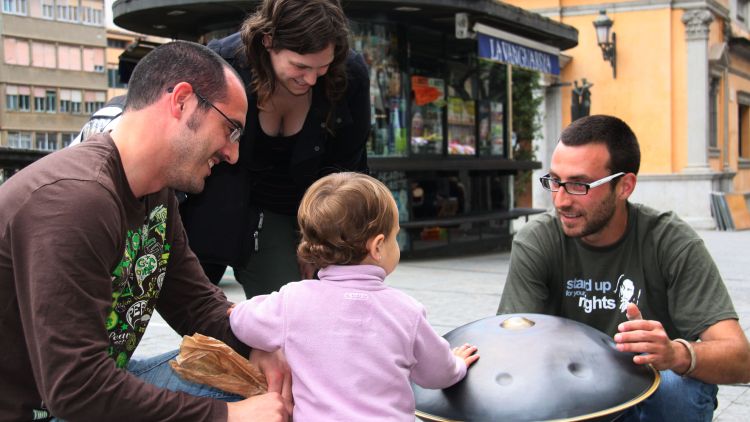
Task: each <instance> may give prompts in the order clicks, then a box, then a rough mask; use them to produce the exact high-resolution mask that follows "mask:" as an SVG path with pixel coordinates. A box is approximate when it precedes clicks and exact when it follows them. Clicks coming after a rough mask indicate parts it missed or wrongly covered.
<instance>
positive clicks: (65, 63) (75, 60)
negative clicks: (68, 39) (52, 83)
mask: <svg viewBox="0 0 750 422" xmlns="http://www.w3.org/2000/svg"><path fill="white" fill-rule="evenodd" d="M57 67H58V68H60V69H67V70H81V48H80V47H76V46H69V45H61V46H58V47H57Z"/></svg>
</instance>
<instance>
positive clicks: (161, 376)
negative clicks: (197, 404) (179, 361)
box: [51, 350, 244, 422]
mask: <svg viewBox="0 0 750 422" xmlns="http://www.w3.org/2000/svg"><path fill="white" fill-rule="evenodd" d="M178 354H179V350H173V351H171V352H167V353H164V354H161V355H158V356H154V357H151V358H147V359H140V360H136V359H131V360H130V362H128V368H127V369H128V372H130V373H131V374H133V375H135V376H136V377H138V378H140V379H141V380H143V381H144V382H147V383H149V384H152V385H155V386H157V387H161V388H164V389H166V390H171V391H180V392H183V393H187V394H190V395H191V396H196V397H208V398H212V399H215V400H221V401H225V402H232V401H240V400H243V399H244V397H242V396H238V395H236V394H232V393H227V392H225V391H221V390H218V389H216V388H213V387H209V386H207V385H203V384H196V383H194V382H190V381H185V380H184V379H182V378H180V376H179V375H177V373H176V372H175V371H174V370H173V369H172V367H171V366H170V365H169V361H170V360H173V359H174V358H175V356H177V355H178ZM51 422H64V421H63V420H62V419H58V418H54V417H53V418H52V421H51Z"/></svg>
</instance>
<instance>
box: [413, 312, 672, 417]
mask: <svg viewBox="0 0 750 422" xmlns="http://www.w3.org/2000/svg"><path fill="white" fill-rule="evenodd" d="M445 338H446V340H448V342H449V343H450V345H451V347H456V346H460V345H462V344H464V343H470V344H474V345H476V346H477V347H478V348H479V355H480V356H481V357H480V358H479V360H478V361H477V362H476V363H475V364H474V365H472V366H471V368H469V372H468V373H467V375H466V378H464V379H463V380H462V381H461V382H459V383H457V384H456V385H454V386H452V387H450V388H446V389H444V390H429V389H423V388H421V387H419V386H417V385H413V389H414V396H415V399H416V409H417V412H416V414H417V416H418V417H419V418H420V419H422V420H425V421H542V420H615V419H616V418H617V417H618V416H619V415H620V414H622V413H623V412H624V411H625V410H626V409H627V408H629V407H631V406H634V405H636V404H637V403H639V402H641V401H642V400H645V399H646V398H647V397H648V396H650V395H651V394H652V393H653V392H654V391H655V390H656V388H657V387H658V386H659V372H658V371H656V370H655V369H654V368H652V367H651V366H643V365H636V364H635V363H633V354H631V353H623V352H620V351H618V350H617V349H615V344H614V341H613V340H612V338H611V337H609V336H608V335H606V334H604V333H602V332H601V331H599V330H597V329H595V328H592V327H589V326H587V325H584V324H581V323H579V322H576V321H573V320H569V319H566V318H560V317H555V316H550V315H540V314H508V315H498V316H494V317H489V318H485V319H481V320H479V321H474V322H472V323H469V324H467V325H464V326H462V327H459V328H456V329H455V330H453V331H451V332H449V333H448V334H446V335H445Z"/></svg>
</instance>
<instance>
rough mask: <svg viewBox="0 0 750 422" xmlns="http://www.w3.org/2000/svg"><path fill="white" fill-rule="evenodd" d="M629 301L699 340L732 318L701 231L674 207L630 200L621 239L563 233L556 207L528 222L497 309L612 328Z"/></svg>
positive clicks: (673, 331)
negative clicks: (603, 243)
mask: <svg viewBox="0 0 750 422" xmlns="http://www.w3.org/2000/svg"><path fill="white" fill-rule="evenodd" d="M630 302H632V303H635V304H637V305H638V307H639V308H640V310H641V313H642V315H643V318H645V319H651V320H657V321H660V322H661V323H662V324H663V325H664V328H665V329H666V331H667V334H668V335H669V337H670V338H678V337H681V338H685V339H688V340H697V339H698V336H699V335H700V334H701V333H702V332H703V331H704V330H705V329H706V328H708V327H710V326H711V325H713V324H715V323H716V322H718V321H721V320H725V319H732V318H733V319H737V314H736V312H735V311H734V307H733V305H732V301H731V299H730V297H729V294H728V292H727V289H726V287H725V286H724V282H723V281H722V279H721V276H720V275H719V271H718V269H717V267H716V264H715V263H714V261H713V259H712V258H711V256H710V255H709V253H708V251H707V250H706V247H705V245H704V244H703V240H702V239H701V238H700V237H699V236H698V234H697V233H696V232H695V231H694V230H693V229H692V228H691V227H690V226H689V225H688V224H687V223H685V222H684V221H682V220H680V219H679V218H678V217H677V216H676V215H675V214H674V213H672V212H659V211H656V210H654V209H652V208H649V207H646V206H644V205H639V204H628V227H627V230H626V233H625V235H624V236H623V237H622V239H620V240H619V241H618V242H617V243H615V244H614V245H610V246H607V247H603V248H595V247H591V246H588V245H586V244H584V243H583V242H582V241H581V240H580V239H577V238H571V237H568V236H566V235H565V234H564V233H563V230H562V227H561V225H560V222H559V220H558V218H557V217H556V216H554V215H553V214H545V215H543V216H541V218H539V219H536V220H534V221H532V222H531V223H529V224H528V225H527V226H526V227H524V228H523V230H521V231H520V232H519V233H518V234H517V235H516V237H515V239H514V240H513V247H512V250H511V260H510V268H509V273H508V278H507V281H506V284H505V290H504V291H503V295H502V299H501V301H500V307H499V309H498V314H506V313H543V314H549V315H557V316H561V317H565V318H570V319H573V320H576V321H579V322H582V323H584V324H587V325H590V326H592V327H594V328H597V329H599V330H601V331H603V332H605V333H607V334H609V335H614V334H615V333H617V326H618V325H619V324H620V323H622V322H624V321H626V320H627V318H626V315H625V309H626V307H627V304H628V303H630Z"/></svg>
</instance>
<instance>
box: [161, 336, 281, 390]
mask: <svg viewBox="0 0 750 422" xmlns="http://www.w3.org/2000/svg"><path fill="white" fill-rule="evenodd" d="M169 364H170V365H171V366H172V369H174V370H175V372H177V373H178V374H179V375H180V376H181V377H182V378H184V379H186V380H188V381H192V382H197V383H200V384H206V385H209V386H211V387H215V388H218V389H220V390H223V391H226V392H229V393H234V394H238V395H240V396H243V397H250V396H255V395H258V394H264V393H266V392H267V391H268V384H267V383H266V377H265V376H263V374H262V373H261V372H260V370H258V368H256V367H255V366H254V365H253V364H251V363H250V361H248V360H247V359H246V358H244V357H242V356H240V355H239V354H238V353H237V352H235V351H234V350H233V349H232V348H231V347H229V346H227V345H226V344H224V343H223V342H221V341H219V340H217V339H215V338H213V337H208V336H204V335H202V334H195V335H193V336H192V337H191V336H184V337H183V338H182V344H181V345H180V354H179V355H177V357H176V358H175V360H173V361H170V362H169Z"/></svg>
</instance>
